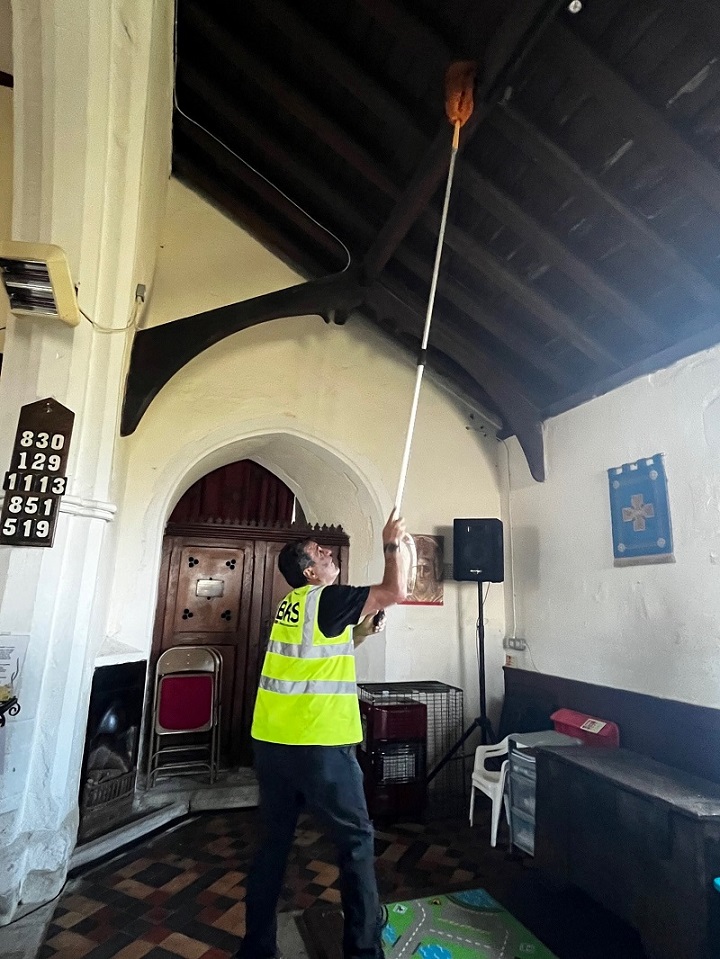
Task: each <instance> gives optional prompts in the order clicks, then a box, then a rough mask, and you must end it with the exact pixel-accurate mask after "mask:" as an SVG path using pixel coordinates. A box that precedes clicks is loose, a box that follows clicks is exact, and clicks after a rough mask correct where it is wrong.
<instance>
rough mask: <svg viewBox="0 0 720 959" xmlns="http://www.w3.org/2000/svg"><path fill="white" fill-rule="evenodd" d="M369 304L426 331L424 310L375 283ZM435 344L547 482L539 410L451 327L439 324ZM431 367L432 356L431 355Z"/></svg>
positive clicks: (406, 327) (403, 325) (408, 327)
mask: <svg viewBox="0 0 720 959" xmlns="http://www.w3.org/2000/svg"><path fill="white" fill-rule="evenodd" d="M367 302H368V304H369V305H370V306H371V307H372V308H373V309H374V310H375V312H376V313H377V314H378V315H379V316H384V317H392V319H393V320H394V321H395V323H396V324H397V327H398V329H401V330H403V331H405V332H409V333H412V334H414V335H415V336H417V338H418V341H419V340H420V336H421V333H422V328H423V314H422V310H421V309H415V307H414V306H412V305H410V304H409V303H408V302H406V298H405V297H404V296H401V295H399V294H397V293H395V292H394V291H393V290H391V289H390V288H389V287H387V286H386V285H384V284H383V283H379V282H377V283H373V284H372V286H371V287H370V289H369V290H368V300H367ZM432 342H433V344H434V345H435V346H436V347H437V348H438V349H439V350H440V351H442V352H443V353H445V355H446V356H448V357H449V358H450V359H451V360H453V362H455V363H456V364H457V365H458V366H460V367H461V368H462V369H463V370H465V372H466V373H468V374H469V375H470V376H471V377H472V378H473V379H474V380H475V382H477V383H479V384H480V385H481V386H482V388H483V389H484V390H485V392H486V393H487V394H488V396H489V397H490V398H491V400H492V401H493V403H495V405H496V406H497V408H498V410H499V411H500V413H501V415H502V417H503V419H504V420H505V422H506V423H507V424H508V426H509V428H510V432H512V433H514V434H515V436H517V438H518V442H519V443H520V446H521V447H522V450H523V453H524V454H525V458H526V459H527V463H528V466H529V468H530V472H531V474H532V476H533V479H536V480H537V481H538V483H542V482H543V481H544V479H545V443H544V435H543V427H542V417H541V415H540V411H539V409H538V408H537V406H536V405H535V404H534V403H533V402H532V400H530V399H528V397H527V396H526V395H525V393H524V391H523V388H522V386H521V385H520V383H519V382H518V381H517V380H516V379H515V378H514V376H513V375H512V374H511V373H510V372H508V371H505V370H504V368H503V366H502V364H501V363H500V362H499V361H498V359H497V358H496V357H492V358H491V357H489V356H488V355H487V354H485V353H484V352H483V351H482V350H481V349H480V348H478V347H474V346H471V345H469V344H468V343H467V342H466V341H464V340H463V339H462V337H461V336H460V335H459V334H457V333H455V332H454V331H453V330H452V328H451V327H450V326H449V325H448V324H442V325H441V324H440V323H438V322H437V321H436V323H435V326H434V328H433V333H432ZM430 362H431V363H432V352H431V353H430Z"/></svg>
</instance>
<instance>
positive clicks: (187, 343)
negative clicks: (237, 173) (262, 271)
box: [121, 270, 365, 436]
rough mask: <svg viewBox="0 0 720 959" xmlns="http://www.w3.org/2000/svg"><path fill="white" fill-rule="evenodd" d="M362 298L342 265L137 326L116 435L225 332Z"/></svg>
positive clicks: (344, 307)
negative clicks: (239, 299)
mask: <svg viewBox="0 0 720 959" xmlns="http://www.w3.org/2000/svg"><path fill="white" fill-rule="evenodd" d="M364 299H365V290H364V289H363V288H362V287H361V286H360V284H359V283H358V278H357V275H356V274H355V273H354V272H352V271H351V270H348V271H347V272H345V273H336V274H335V275H334V276H329V277H327V276H326V277H323V278H322V279H320V280H310V281H308V282H307V283H300V284H299V285H298V286H291V287H289V288H288V289H286V290H278V291H277V292H276V293H265V294H264V295H263V296H256V297H253V298H252V299H250V300H243V302H242V303H231V304H229V305H228V306H221V307H218V308H217V309H215V310H207V311H205V312H204V313H198V314H196V315H195V316H186V317H184V318H183V319H181V320H174V321H173V322H172V323H165V324H163V325H162V326H155V327H152V328H151V329H148V330H140V332H139V333H137V334H136V336H135V340H134V342H133V348H132V355H131V357H130V372H129V374H128V380H127V385H126V389H125V403H124V405H123V412H122V424H121V433H122V435H123V436H127V435H128V434H130V433H132V432H133V431H134V430H135V429H136V427H137V425H138V423H139V422H140V420H141V418H142V415H143V413H144V412H145V410H146V409H147V408H148V406H149V405H150V403H151V401H152V400H153V398H154V397H155V396H157V394H158V393H159V392H160V390H161V389H162V387H163V386H164V385H165V384H166V383H167V382H168V380H169V379H170V378H171V377H172V376H174V375H175V373H177V372H178V370H181V369H182V368H183V366H185V364H186V363H189V362H190V360H192V359H194V357H196V356H197V355H198V354H199V353H202V352H203V350H207V349H208V348H209V347H211V346H213V344H215V343H218V342H220V340H223V339H225V337H227V336H230V335H231V334H233V333H239V332H240V331H241V330H247V329H249V328H250V327H251V326H257V324H259V323H265V322H267V321H268V320H277V319H280V318H281V317H288V316H307V315H315V314H317V315H319V316H322V317H324V318H325V319H327V320H328V321H330V320H332V319H334V314H335V313H336V312H337V311H343V312H344V313H346V314H347V313H348V312H350V310H354V309H357V307H359V306H360V305H361V304H362V303H363V302H364Z"/></svg>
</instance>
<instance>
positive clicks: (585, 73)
mask: <svg viewBox="0 0 720 959" xmlns="http://www.w3.org/2000/svg"><path fill="white" fill-rule="evenodd" d="M543 49H544V50H545V51H547V52H548V53H550V54H551V55H553V56H554V57H555V58H557V57H560V58H564V59H565V61H566V62H567V63H568V64H571V65H572V74H573V77H575V78H577V79H579V80H581V81H582V82H583V83H584V84H585V85H586V86H587V88H588V89H589V90H591V91H592V92H593V93H594V94H595V95H596V96H597V97H598V99H600V100H601V101H602V102H603V103H604V104H605V106H606V107H607V108H608V110H609V111H610V112H611V113H612V114H614V115H616V116H623V117H624V119H625V121H626V122H627V123H628V124H629V127H630V128H631V129H632V130H633V132H636V133H637V134H638V135H639V137H640V138H642V139H643V140H644V141H645V142H646V143H647V144H648V145H649V146H650V149H651V150H652V152H653V153H654V154H655V155H656V156H657V157H658V159H659V160H661V161H662V162H663V163H664V164H666V165H667V166H668V167H669V168H670V169H671V170H673V172H674V173H675V174H676V175H677V176H678V177H679V178H680V179H681V180H684V181H685V182H686V183H687V185H688V186H689V187H690V189H691V190H692V191H693V192H694V193H695V194H696V195H697V196H698V197H700V198H701V199H702V200H703V201H704V202H705V203H707V205H708V206H709V207H710V208H711V209H713V210H715V212H716V213H720V171H718V170H717V168H716V167H715V166H713V164H712V163H711V162H710V161H709V160H706V159H705V157H704V156H702V155H701V154H700V153H698V152H697V150H695V149H693V147H692V146H690V144H689V143H688V142H687V141H686V140H684V139H683V137H681V136H680V134H679V133H678V132H677V131H676V130H675V129H674V127H672V126H671V125H670V124H669V123H668V122H667V121H666V120H665V119H664V118H663V116H662V115H661V114H660V113H658V111H657V110H656V109H655V108H654V107H653V106H651V105H650V104H649V103H648V102H647V100H644V99H643V98H642V97H641V96H640V95H639V94H638V93H636V92H635V90H634V89H633V87H632V86H630V84H629V83H627V81H625V80H624V79H623V78H622V77H621V76H620V75H619V74H618V73H616V72H615V71H614V70H613V69H612V67H610V66H609V64H607V63H605V61H604V60H602V59H601V58H600V57H599V56H597V54H595V53H593V51H592V50H590V48H589V47H587V46H586V45H585V44H584V43H583V41H582V40H581V39H580V38H579V37H578V36H576V34H574V33H573V31H572V30H570V29H569V28H568V27H566V26H564V25H563V24H561V23H560V22H558V23H556V24H554V26H553V28H552V30H549V31H548V32H547V35H546V37H545V38H544V40H543ZM561 62H562V60H561Z"/></svg>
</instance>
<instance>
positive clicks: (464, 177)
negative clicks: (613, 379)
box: [460, 163, 665, 343]
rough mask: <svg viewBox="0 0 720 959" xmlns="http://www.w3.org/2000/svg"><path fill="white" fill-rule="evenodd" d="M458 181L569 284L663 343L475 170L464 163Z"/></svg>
mask: <svg viewBox="0 0 720 959" xmlns="http://www.w3.org/2000/svg"><path fill="white" fill-rule="evenodd" d="M460 179H461V181H463V182H464V183H465V185H466V188H467V189H468V191H469V192H470V194H471V195H472V196H473V197H474V199H476V200H477V201H478V202H479V203H480V204H481V205H482V206H483V207H484V208H485V209H486V210H487V211H488V213H491V214H492V215H493V216H494V217H495V219H497V220H499V221H500V223H502V224H503V225H504V226H506V227H509V228H510V229H511V230H513V231H514V232H515V233H517V234H518V236H519V237H520V239H521V240H523V241H526V242H527V243H528V244H529V245H530V246H531V247H533V249H535V250H536V251H537V252H538V253H539V255H540V256H541V257H542V258H543V259H545V260H547V261H548V262H549V263H550V265H551V266H554V267H556V268H557V269H559V270H561V271H562V272H563V273H565V274H566V275H567V276H568V277H569V278H570V279H571V280H572V282H573V283H577V284H578V286H581V287H582V288H583V289H584V290H586V291H587V292H588V293H589V294H590V296H592V297H593V298H594V299H595V300H597V301H598V302H599V303H600V304H602V306H603V307H604V308H605V309H606V310H607V311H608V312H609V313H612V314H613V315H614V316H616V317H617V318H618V319H619V320H621V321H622V322H623V323H624V324H625V325H626V326H628V327H630V328H631V329H633V330H634V331H635V332H636V333H639V334H640V336H642V337H643V339H645V340H647V341H648V342H650V343H658V342H662V341H663V340H664V339H665V333H664V331H662V330H661V329H660V327H659V326H658V324H657V323H656V322H655V321H654V320H652V319H650V317H649V316H648V315H647V314H646V313H645V312H644V311H643V310H641V309H640V307H639V306H638V305H637V304H635V303H633V302H631V301H630V300H629V299H628V298H627V297H626V296H624V295H623V294H622V293H620V292H619V291H618V290H616V289H615V287H613V286H612V285H611V284H610V283H608V282H607V281H606V280H604V279H603V278H602V277H601V276H600V274H599V273H597V272H596V271H595V270H593V269H592V267H590V266H588V265H587V263H585V262H584V261H583V260H581V259H580V257H578V256H576V255H575V254H574V253H573V252H572V251H571V250H570V249H568V247H566V246H565V245H564V244H563V243H562V242H561V241H560V240H558V239H557V237H555V236H553V234H552V233H550V231H549V230H547V229H545V227H543V226H542V225H541V224H540V223H538V221H537V220H535V219H534V218H533V217H532V216H530V215H529V214H528V213H526V212H525V211H524V210H523V209H522V208H521V207H519V206H518V205H517V203H515V202H514V201H513V200H511V199H510V198H509V197H508V196H506V194H504V193H503V192H502V191H501V190H499V189H498V188H497V187H496V186H495V184H494V183H491V182H490V180H488V179H486V178H485V177H484V176H482V174H480V173H479V172H478V170H476V169H475V168H474V167H472V166H470V165H469V164H468V163H465V164H463V166H462V169H461V175H460Z"/></svg>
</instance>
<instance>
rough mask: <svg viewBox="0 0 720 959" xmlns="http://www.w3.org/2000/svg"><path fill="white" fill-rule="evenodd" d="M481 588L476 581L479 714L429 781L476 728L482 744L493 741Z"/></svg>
mask: <svg viewBox="0 0 720 959" xmlns="http://www.w3.org/2000/svg"><path fill="white" fill-rule="evenodd" d="M482 588H483V584H482V583H481V582H478V584H477V590H478V621H477V642H478V648H477V653H478V685H479V687H480V714H479V715H478V716H476V717H475V719H473V721H472V722H471V723H470V725H469V726H468V727H467V729H466V730H465V732H464V733H463V734H462V736H461V737H460V738H459V739H458V741H457V742H456V743H455V745H454V746H453V747H452V748H451V749H449V750H448V751H447V752H446V753H445V755H444V756H443V757H442V759H441V760H440V762H439V763H437V765H436V766H434V767H433V768H432V769H431V770H430V772H429V773H428V776H427V782H431V781H432V780H433V779H434V778H435V777H436V776H437V774H438V773H439V772H440V770H441V769H443V768H444V767H445V766H446V765H447V764H448V763H449V762H450V760H451V759H452V758H453V756H454V755H455V753H457V751H458V750H459V749H462V747H463V746H464V745H465V743H466V741H467V740H468V739H469V738H470V736H472V734H473V733H474V732H475V730H476V729H479V730H480V742H481V743H482V745H483V746H487V745H488V744H489V743H494V742H495V733H494V732H493V728H492V723H491V722H490V720H489V718H488V714H487V700H486V696H485V620H484V615H483V594H482Z"/></svg>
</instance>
